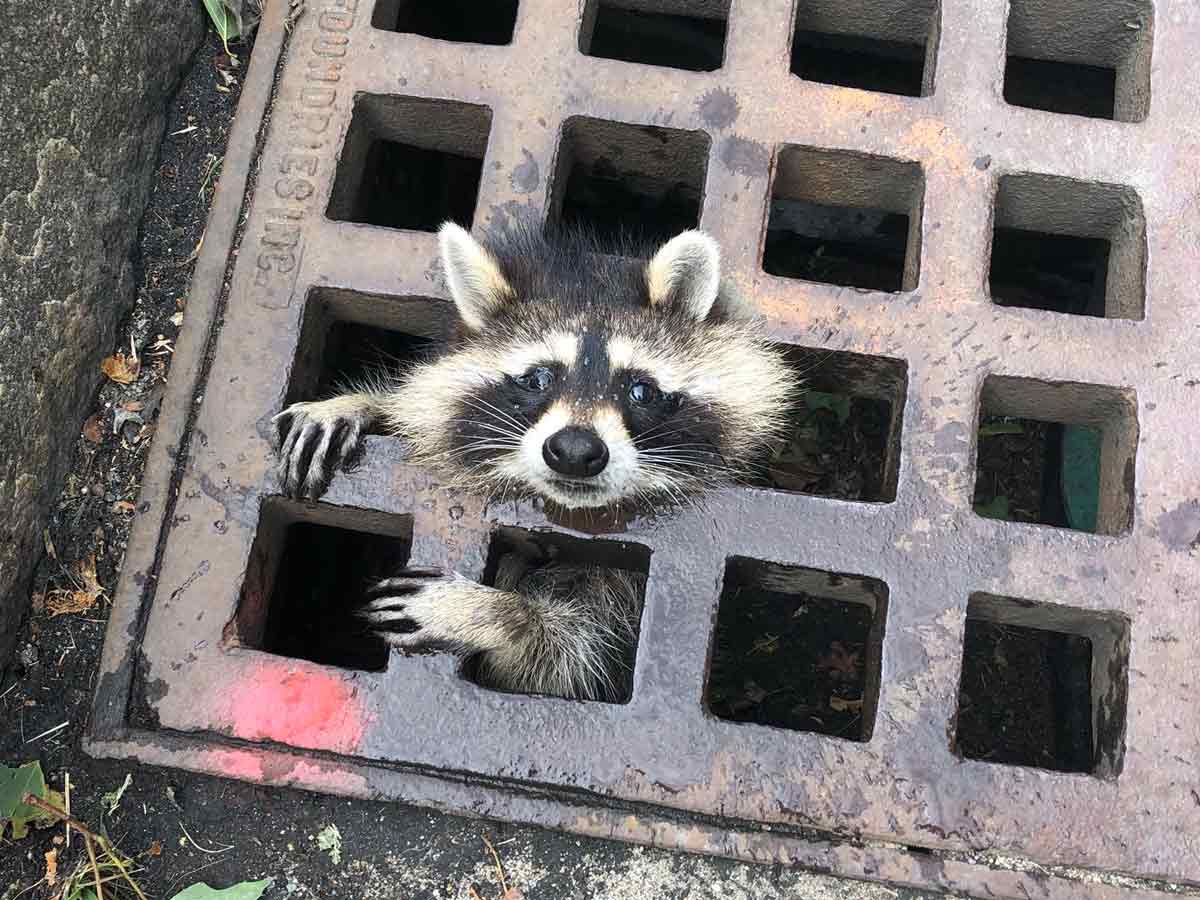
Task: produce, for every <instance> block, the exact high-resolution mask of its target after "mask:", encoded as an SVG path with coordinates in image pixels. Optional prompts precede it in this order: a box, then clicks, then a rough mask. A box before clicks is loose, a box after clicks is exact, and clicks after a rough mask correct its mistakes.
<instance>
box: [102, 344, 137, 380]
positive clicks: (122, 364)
mask: <svg viewBox="0 0 1200 900" xmlns="http://www.w3.org/2000/svg"><path fill="white" fill-rule="evenodd" d="M141 367H142V365H141V363H140V362H138V360H137V358H136V357H133V358H130V357H127V356H125V351H124V350H118V351H117V352H116V353H114V354H113V355H112V356H106V357H104V359H103V360H102V361H101V363H100V371H101V372H103V373H104V374H105V375H107V376H108V377H109V379H111V380H112V381H115V382H116V383H117V384H133V382H134V379H136V378H137V376H138V372H139V371H140V370H141Z"/></svg>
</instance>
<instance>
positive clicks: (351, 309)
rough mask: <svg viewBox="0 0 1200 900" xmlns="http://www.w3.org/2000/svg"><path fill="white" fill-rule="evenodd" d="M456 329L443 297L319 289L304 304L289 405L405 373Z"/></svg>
mask: <svg viewBox="0 0 1200 900" xmlns="http://www.w3.org/2000/svg"><path fill="white" fill-rule="evenodd" d="M453 328H454V310H453V308H452V307H451V305H450V304H449V303H448V302H446V301H444V300H434V299H429V298H426V297H385V296H378V295H374V294H360V293H358V292H356V291H349V290H343V289H339V288H317V289H316V290H313V291H311V292H310V293H309V295H308V298H307V300H306V302H305V307H304V320H303V322H302V324H301V326H300V340H299V343H298V344H297V352H296V360H295V362H294V363H293V365H292V372H291V378H290V380H289V382H288V392H287V400H286V403H285V406H286V405H287V404H290V403H296V402H299V401H303V400H319V399H323V398H325V397H328V396H331V395H332V394H334V393H337V392H338V391H339V390H341V389H343V388H345V387H346V386H348V385H353V384H356V383H361V382H362V380H363V379H364V378H370V377H372V376H373V375H376V374H379V373H388V374H394V373H396V372H399V371H402V370H403V369H404V368H405V367H407V366H409V365H411V364H412V363H414V362H418V361H420V360H421V359H423V358H425V357H426V356H427V355H428V354H429V352H430V351H431V350H433V349H434V348H435V347H436V346H437V345H438V344H439V343H440V342H441V341H442V340H444V339H445V338H447V337H448V336H449V335H450V333H451V330H452V329H453Z"/></svg>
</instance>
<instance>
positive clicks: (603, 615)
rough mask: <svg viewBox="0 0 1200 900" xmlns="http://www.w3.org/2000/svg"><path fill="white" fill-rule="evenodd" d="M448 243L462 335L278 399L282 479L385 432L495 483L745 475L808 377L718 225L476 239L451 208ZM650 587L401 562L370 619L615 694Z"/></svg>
mask: <svg viewBox="0 0 1200 900" xmlns="http://www.w3.org/2000/svg"><path fill="white" fill-rule="evenodd" d="M438 240H439V246H440V252H441V259H442V265H443V268H444V271H445V275H446V280H447V283H448V286H449V290H450V294H451V297H452V299H453V301H454V304H455V307H456V310H457V313H458V320H459V321H458V326H457V331H456V333H455V335H454V336H453V337H452V338H451V339H450V340H449V341H448V342H447V343H446V345H445V346H444V347H442V348H441V349H440V351H439V352H437V353H436V354H435V355H433V356H432V357H431V358H430V359H428V360H425V361H422V362H419V363H417V364H415V365H413V366H412V367H411V368H410V369H408V370H407V371H404V372H397V373H393V374H390V375H388V376H383V377H378V378H376V379H374V380H373V381H372V382H371V383H369V384H365V385H360V386H358V387H357V388H356V389H353V390H351V391H349V392H347V393H344V394H342V395H340V396H335V397H333V398H331V399H327V400H321V401H316V402H306V403H296V404H293V405H291V406H289V407H288V408H287V409H285V410H284V411H283V412H281V413H280V414H279V415H278V416H276V417H275V419H274V425H275V437H276V442H277V443H276V446H277V448H278V454H279V469H278V473H279V480H280V482H281V484H282V487H283V490H284V492H285V493H286V494H288V495H290V496H294V497H303V498H306V499H309V500H316V499H317V498H318V497H320V496H321V494H322V493H323V492H324V490H325V489H326V487H327V485H328V482H329V480H330V478H331V477H332V474H333V471H334V470H335V469H336V468H337V467H339V466H344V465H346V464H347V462H348V461H350V460H351V459H352V458H353V456H354V455H355V452H356V450H357V449H358V448H359V447H360V444H361V439H362V436H363V435H364V434H365V433H367V432H368V431H372V430H376V431H382V432H384V433H388V434H392V435H396V436H398V437H400V438H402V439H403V440H404V441H405V442H406V443H407V446H408V448H409V452H410V459H411V460H412V461H413V462H416V463H418V464H425V465H428V466H431V467H434V468H436V469H437V470H438V471H439V472H440V473H441V475H442V476H443V477H445V478H446V479H447V481H449V482H450V483H452V484H457V485H459V486H461V487H463V488H464V489H467V490H471V491H476V492H482V493H485V494H486V495H488V496H489V497H492V498H532V497H540V498H542V499H543V500H544V501H546V502H548V503H549V504H554V505H557V506H558V507H561V508H563V509H568V510H577V509H601V508H608V507H615V506H621V505H625V504H629V503H649V504H652V505H657V506H667V505H673V504H678V503H679V502H681V501H685V500H687V499H688V498H694V497H695V496H696V495H698V494H701V493H703V492H705V491H708V490H711V489H713V488H716V487H719V486H721V485H724V484H727V483H729V482H731V481H734V480H736V479H738V478H739V476H740V475H742V474H743V473H745V472H746V471H747V467H748V466H750V465H751V464H752V463H753V462H754V461H755V460H757V459H761V458H762V456H763V455H764V454H765V453H766V452H767V450H768V448H769V447H770V446H771V445H772V444H773V443H774V442H776V441H777V440H778V439H779V438H780V435H781V432H782V430H783V426H784V419H785V415H786V413H787V411H788V409H789V407H790V406H791V403H792V401H793V399H794V396H795V394H796V393H797V390H798V379H797V377H796V374H795V372H794V371H793V369H792V368H791V367H790V366H789V365H788V364H787V363H786V362H785V360H784V358H783V355H782V353H781V351H780V350H779V349H777V348H775V347H774V346H772V345H771V344H770V343H769V342H768V341H767V340H766V336H765V333H764V331H763V329H762V327H761V325H760V324H759V323H758V322H757V321H756V319H755V317H754V311H753V309H752V308H751V306H750V305H749V304H748V303H747V302H746V301H745V300H744V299H743V298H741V297H740V296H739V295H738V294H737V293H736V292H734V291H733V290H732V289H731V288H730V287H729V286H728V285H727V284H725V283H724V282H723V280H722V277H721V268H720V266H721V263H720V253H719V250H718V247H717V244H716V242H715V241H714V240H713V239H712V238H711V237H709V236H708V235H707V234H705V233H703V232H700V231H686V232H683V233H682V234H679V235H677V236H676V237H674V238H672V239H671V240H669V241H667V242H666V243H665V244H663V245H662V246H659V247H653V246H652V247H641V246H635V245H633V244H631V243H630V242H628V241H625V242H622V243H620V244H619V245H615V246H614V245H608V244H605V243H603V242H602V241H600V240H599V239H597V238H596V237H595V236H594V235H592V234H590V233H589V232H587V231H583V230H574V229H568V230H561V231H558V232H554V233H547V232H545V231H544V230H543V229H540V228H536V227H530V226H516V227H514V228H511V229H509V230H506V231H504V232H503V233H501V234H498V235H497V236H495V237H494V238H492V239H490V240H488V241H487V242H485V244H481V243H479V242H477V241H476V240H475V239H474V238H473V237H472V236H471V234H469V233H468V232H467V231H466V230H464V229H463V228H461V227H459V226H457V225H455V224H452V223H447V224H445V225H443V226H442V228H441V229H440V231H439V232H438ZM646 260H648V262H647V261H646ZM641 587H642V585H641V584H640V582H639V579H638V577H637V576H634V575H630V574H627V573H623V572H621V571H619V570H613V569H600V568H598V567H593V566H585V565H570V564H567V563H562V562H557V561H549V562H547V563H545V564H542V565H536V564H534V563H531V562H530V561H529V560H528V559H526V558H524V557H521V556H517V555H515V554H513V555H509V556H506V557H505V558H504V559H503V560H502V561H501V563H500V565H499V571H498V573H497V576H496V578H495V579H494V585H493V586H485V585H482V584H477V583H475V582H472V581H470V580H468V579H466V578H464V577H462V576H461V575H458V574H456V573H447V572H442V571H439V570H435V569H428V568H410V569H407V570H405V571H403V572H400V573H398V574H397V575H396V576H395V577H391V578H386V579H384V580H383V581H380V582H379V583H378V584H376V585H374V586H373V587H372V588H371V590H370V591H369V599H368V601H367V603H366V605H365V607H364V609H363V611H362V615H363V616H364V617H365V618H366V620H367V621H368V622H369V623H370V627H371V628H372V629H373V630H376V631H377V632H378V633H380V634H381V635H382V636H383V637H384V638H385V639H386V640H387V641H388V642H389V643H390V644H391V645H392V646H395V647H399V648H403V649H408V650H413V649H428V648H440V649H445V650H449V651H451V652H454V653H457V654H459V655H461V656H463V657H468V658H472V659H473V660H474V666H475V670H476V674H477V680H478V681H480V682H481V683H483V684H486V685H489V686H492V687H496V688H499V689H503V690H510V691H518V692H522V693H537V694H553V695H557V696H562V697H569V698H577V699H598V700H609V701H613V700H618V699H622V698H624V697H626V696H628V693H629V689H630V685H631V679H632V672H631V664H630V660H631V657H632V650H633V647H634V645H635V643H636V640H637V628H638V622H639V620H640V616H641V608H640V605H641V601H640V599H639V597H640V593H641Z"/></svg>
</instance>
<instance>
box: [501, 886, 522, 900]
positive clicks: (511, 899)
mask: <svg viewBox="0 0 1200 900" xmlns="http://www.w3.org/2000/svg"><path fill="white" fill-rule="evenodd" d="M500 900H525V895H524V894H523V893H521V889H520V888H515V887H510V888H509V889H508V890H507V891H505V892H504V896H503V897H501V898H500Z"/></svg>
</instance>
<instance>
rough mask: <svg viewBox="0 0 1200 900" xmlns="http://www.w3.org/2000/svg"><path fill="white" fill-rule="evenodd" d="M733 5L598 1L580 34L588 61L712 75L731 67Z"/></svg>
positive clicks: (722, 1) (667, 0)
mask: <svg viewBox="0 0 1200 900" xmlns="http://www.w3.org/2000/svg"><path fill="white" fill-rule="evenodd" d="M728 16H729V2H728V0H717V2H706V3H696V4H690V3H681V2H679V0H651V2H645V0H592V3H591V4H590V5H589V6H588V9H587V13H586V14H585V15H584V18H583V28H582V29H581V30H580V32H579V50H580V52H582V53H584V54H585V55H587V56H600V57H603V58H605V59H619V60H621V61H623V62H634V63H645V64H646V65H650V66H666V67H668V68H672V69H686V70H688V71H691V72H711V71H713V70H715V69H719V68H721V64H722V63H723V62H724V61H725V23H726V19H727V18H728Z"/></svg>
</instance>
